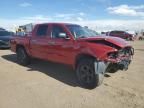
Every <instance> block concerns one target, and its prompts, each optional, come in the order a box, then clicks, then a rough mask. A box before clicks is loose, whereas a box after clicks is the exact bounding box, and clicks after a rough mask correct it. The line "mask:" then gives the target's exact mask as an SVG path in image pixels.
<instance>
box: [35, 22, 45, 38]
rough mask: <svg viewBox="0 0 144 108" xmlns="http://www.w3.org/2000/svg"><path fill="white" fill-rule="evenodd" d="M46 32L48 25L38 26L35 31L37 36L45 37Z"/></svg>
mask: <svg viewBox="0 0 144 108" xmlns="http://www.w3.org/2000/svg"><path fill="white" fill-rule="evenodd" d="M47 30H48V25H39V26H38V29H37V33H36V35H37V36H39V37H40V36H46V35H47Z"/></svg>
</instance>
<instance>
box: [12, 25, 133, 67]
mask: <svg viewBox="0 0 144 108" xmlns="http://www.w3.org/2000/svg"><path fill="white" fill-rule="evenodd" d="M46 25H49V29H48V30H47V36H45V37H37V36H36V32H37V29H38V26H39V25H36V26H35V27H34V29H33V31H32V33H31V35H30V36H24V37H20V36H15V37H13V38H12V40H11V50H12V51H13V52H16V47H17V45H22V46H23V47H24V48H25V49H26V52H27V53H28V55H29V56H31V57H34V58H39V59H44V60H50V61H53V62H59V63H64V64H68V65H71V66H72V67H74V66H75V63H76V58H77V57H78V55H80V54H86V55H90V56H93V57H95V58H96V59H97V60H101V61H106V62H107V61H109V62H118V60H117V59H115V60H113V59H111V60H110V59H108V53H109V52H115V51H118V50H119V49H117V48H115V47H111V46H108V45H105V44H99V43H97V42H95V41H103V40H104V41H106V42H109V43H111V44H114V45H116V46H117V47H119V48H120V49H122V48H125V47H131V46H130V45H129V44H128V43H127V42H126V41H125V40H123V39H120V38H116V37H107V36H106V37H102V36H99V37H93V38H79V39H75V38H74V36H73V35H72V34H71V32H70V31H69V30H68V28H67V27H66V24H64V23H48V24H46ZM53 25H59V26H61V27H63V29H64V31H65V32H66V33H67V36H68V37H69V38H70V39H62V38H61V39H54V38H51V32H52V26H53ZM118 59H120V58H118Z"/></svg>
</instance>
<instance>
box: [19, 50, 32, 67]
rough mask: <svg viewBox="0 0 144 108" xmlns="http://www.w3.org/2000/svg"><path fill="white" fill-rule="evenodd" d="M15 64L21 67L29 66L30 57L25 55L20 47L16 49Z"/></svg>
mask: <svg viewBox="0 0 144 108" xmlns="http://www.w3.org/2000/svg"><path fill="white" fill-rule="evenodd" d="M17 62H18V63H19V64H20V65H23V66H27V65H29V64H30V57H29V56H28V54H27V53H26V51H25V49H24V48H22V47H20V48H18V49H17Z"/></svg>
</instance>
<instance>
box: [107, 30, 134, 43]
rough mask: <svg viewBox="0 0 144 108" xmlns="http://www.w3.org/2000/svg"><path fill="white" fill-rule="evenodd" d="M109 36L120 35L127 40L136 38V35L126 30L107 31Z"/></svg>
mask: <svg viewBox="0 0 144 108" xmlns="http://www.w3.org/2000/svg"><path fill="white" fill-rule="evenodd" d="M106 35H107V36H113V37H119V38H122V39H125V40H130V41H133V40H134V35H132V34H130V33H128V32H126V31H118V30H115V31H110V32H107V33H106Z"/></svg>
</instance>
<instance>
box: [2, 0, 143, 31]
mask: <svg viewBox="0 0 144 108" xmlns="http://www.w3.org/2000/svg"><path fill="white" fill-rule="evenodd" d="M0 11H1V12H0V26H1V27H5V28H7V29H13V28H14V27H15V26H17V25H21V24H26V23H31V22H32V23H39V22H74V23H80V24H82V25H90V26H91V27H92V28H96V29H113V28H114V27H117V29H119V28H123V29H131V30H134V29H143V27H144V1H143V0H4V1H2V2H1V3H0Z"/></svg>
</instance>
